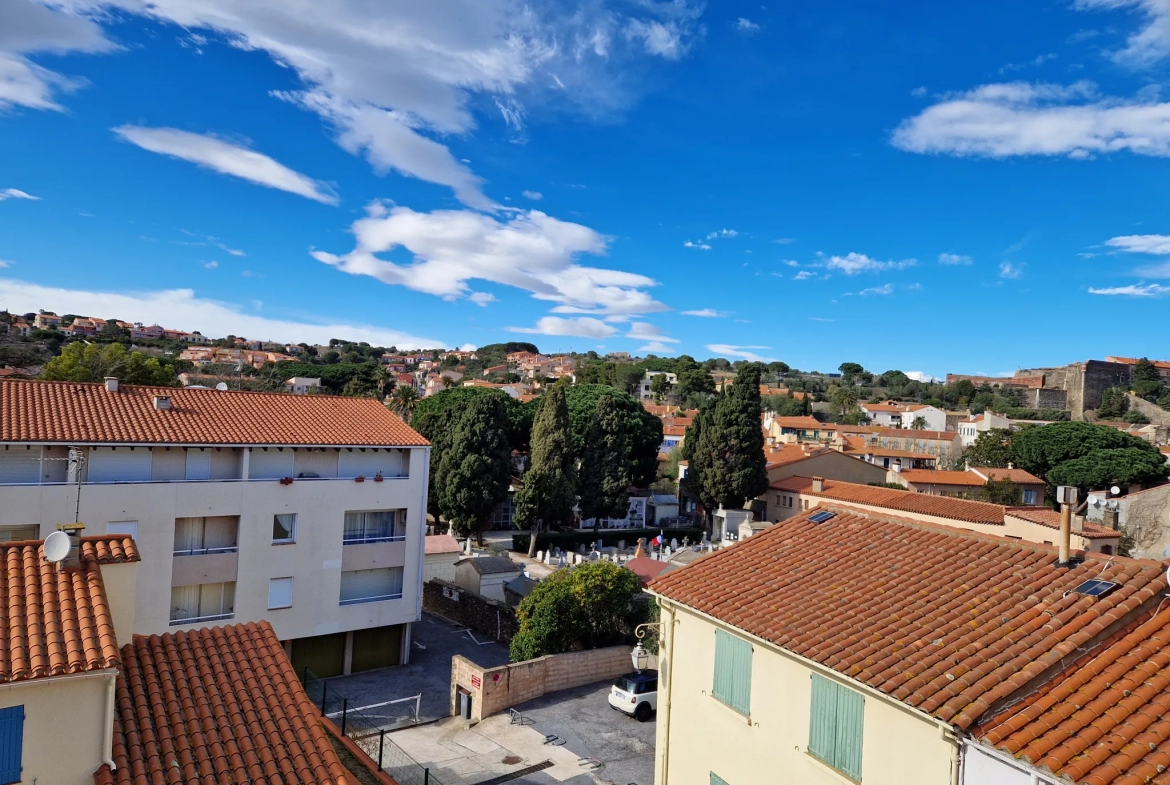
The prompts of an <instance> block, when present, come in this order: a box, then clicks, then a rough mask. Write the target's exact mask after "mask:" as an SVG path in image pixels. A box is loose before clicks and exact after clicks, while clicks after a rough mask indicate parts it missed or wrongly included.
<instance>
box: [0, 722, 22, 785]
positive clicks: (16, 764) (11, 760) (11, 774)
mask: <svg viewBox="0 0 1170 785" xmlns="http://www.w3.org/2000/svg"><path fill="white" fill-rule="evenodd" d="M23 751H24V706H10V707H9V708H7V709H0V783H5V785H7V783H12V782H20V773H21V770H22V769H23V766H22V764H21V759H22V754H23Z"/></svg>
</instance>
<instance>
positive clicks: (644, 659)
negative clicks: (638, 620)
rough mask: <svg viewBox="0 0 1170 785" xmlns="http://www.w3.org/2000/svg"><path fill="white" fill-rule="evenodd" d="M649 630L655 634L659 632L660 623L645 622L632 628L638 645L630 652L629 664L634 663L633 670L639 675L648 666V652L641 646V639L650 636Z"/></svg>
mask: <svg viewBox="0 0 1170 785" xmlns="http://www.w3.org/2000/svg"><path fill="white" fill-rule="evenodd" d="M651 629H654V631H655V632H660V631H661V629H662V623H661V622H647V623H646V624H639V625H638V626H637V627H635V628H634V636H635V637H637V639H638V644H637V645H636V646H634V648H633V650H632V651H630V662H632V663H634V670H636V671H638V672H639V673H641V672H642V671H643V670H645V669H646V666H647V665H649V664H650V652H648V651H646V649H645V648H644V647H643V646H642V639H643V638H645V637H646V636H647V635H649V634H650V632H651Z"/></svg>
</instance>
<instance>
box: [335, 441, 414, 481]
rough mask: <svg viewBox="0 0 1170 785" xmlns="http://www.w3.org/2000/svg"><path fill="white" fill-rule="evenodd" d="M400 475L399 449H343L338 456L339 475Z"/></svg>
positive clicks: (400, 458) (400, 457)
mask: <svg viewBox="0 0 1170 785" xmlns="http://www.w3.org/2000/svg"><path fill="white" fill-rule="evenodd" d="M378 472H381V473H382V476H383V477H398V476H400V475H402V474H403V473H404V472H403V471H402V453H401V452H400V451H398V450H376V449H373V448H366V449H365V450H360V449H354V450H342V451H341V453H340V454H338V456H337V476H338V477H373V476H374V475H376V474H377V473H378Z"/></svg>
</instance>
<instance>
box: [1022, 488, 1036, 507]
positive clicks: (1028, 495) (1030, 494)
mask: <svg viewBox="0 0 1170 785" xmlns="http://www.w3.org/2000/svg"><path fill="white" fill-rule="evenodd" d="M1035 503H1036V492H1035V491H1024V504H1028V505H1032V504H1035Z"/></svg>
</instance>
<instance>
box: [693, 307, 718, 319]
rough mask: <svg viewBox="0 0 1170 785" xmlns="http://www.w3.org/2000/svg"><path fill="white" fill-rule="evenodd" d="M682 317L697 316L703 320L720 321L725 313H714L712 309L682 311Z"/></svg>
mask: <svg viewBox="0 0 1170 785" xmlns="http://www.w3.org/2000/svg"><path fill="white" fill-rule="evenodd" d="M682 315H683V316H699V317H701V318H703V319H722V318H723V317H725V316H727V311H716V310H715V309H714V308H700V309H698V310H697V311H682Z"/></svg>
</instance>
